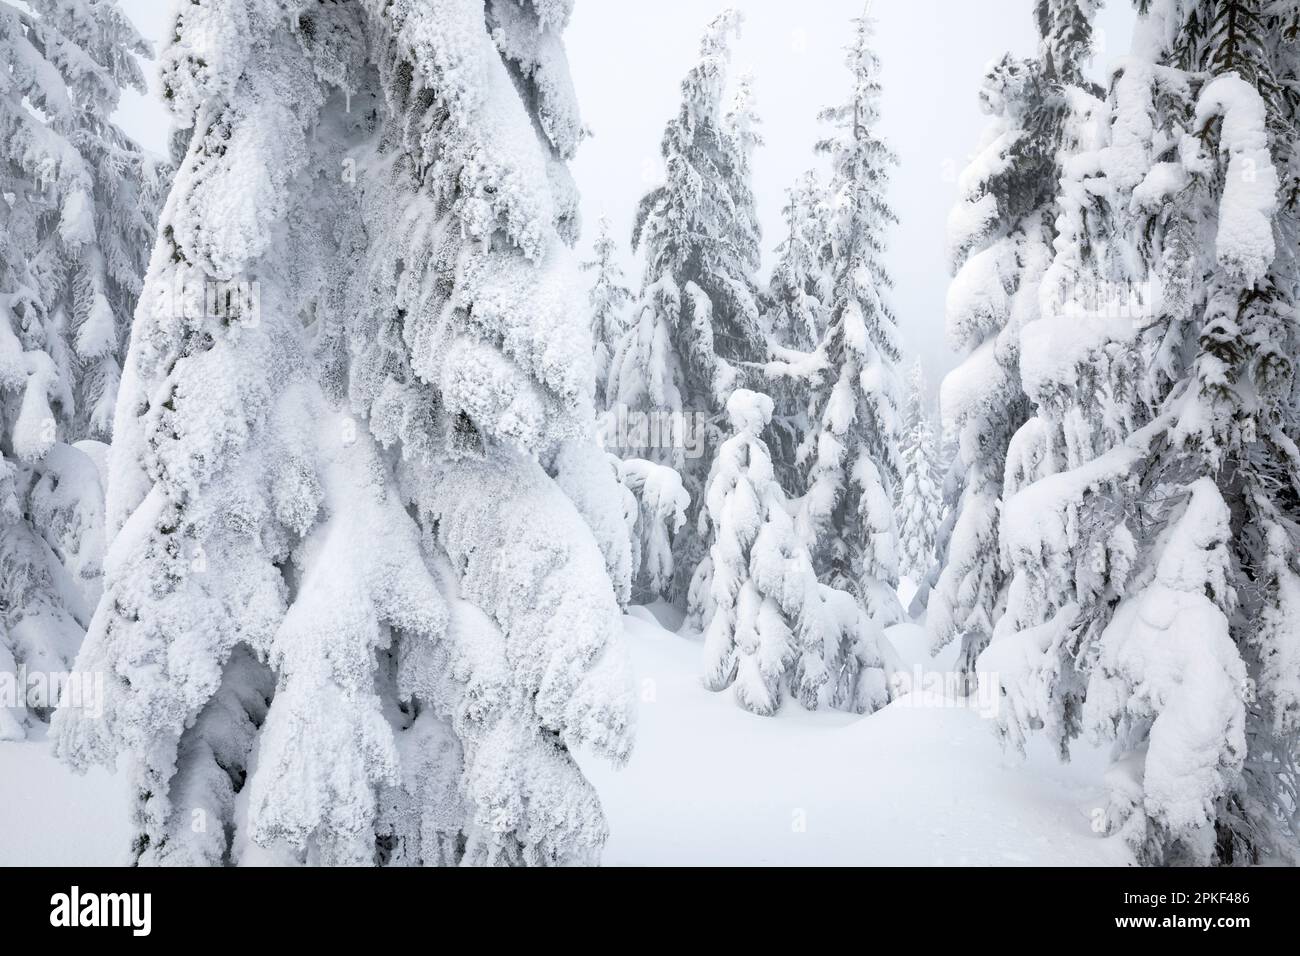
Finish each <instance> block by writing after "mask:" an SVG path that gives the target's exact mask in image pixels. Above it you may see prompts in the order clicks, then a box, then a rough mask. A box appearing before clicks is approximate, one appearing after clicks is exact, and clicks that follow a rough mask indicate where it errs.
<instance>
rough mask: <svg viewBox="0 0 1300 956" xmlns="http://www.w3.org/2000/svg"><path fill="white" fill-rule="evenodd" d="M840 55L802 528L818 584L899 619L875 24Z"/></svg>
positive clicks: (858, 30)
mask: <svg viewBox="0 0 1300 956" xmlns="http://www.w3.org/2000/svg"><path fill="white" fill-rule="evenodd" d="M854 29H855V32H854V40H853V44H852V45H851V46H850V48H849V50H848V67H849V70H850V72H851V74H852V77H853V93H852V95H851V96H850V98H849V99H848V101H847V102H845V103H844V104H843V105H841V106H837V107H833V108H830V109H827V110H823V111H822V113H821V117H820V118H821V119H822V121H823V122H826V123H828V124H829V125H830V126H831V127H832V128H833V131H834V132H833V133H832V135H831V136H830V137H828V138H827V139H825V140H823V141H822V142H821V143H819V144H818V149H819V150H820V151H821V152H823V153H826V154H828V155H829V156H830V160H831V168H832V178H831V182H830V186H829V189H828V193H829V200H828V201H829V204H830V206H831V214H830V222H829V230H830V234H829V253H828V255H829V265H828V271H829V283H828V285H829V287H828V296H827V303H826V310H827V315H826V321H827V327H826V331H825V334H824V335H823V337H822V340H821V342H820V344H819V345H818V350H817V351H818V355H817V358H818V364H819V365H820V366H821V370H820V374H819V376H818V380H817V382H816V386H815V391H814V395H813V407H814V410H815V412H814V424H813V427H812V428H811V429H810V430H809V433H808V437H807V439H806V446H807V451H806V456H807V459H808V461H809V462H810V464H809V474H808V485H807V487H808V491H807V494H806V496H805V499H804V505H805V516H804V520H805V521H806V522H807V525H808V527H809V529H810V530H809V531H808V532H807V533H808V536H809V538H810V540H814V541H815V542H816V544H815V547H814V552H813V563H814V566H815V567H816V568H817V573H818V577H819V578H820V579H821V580H822V582H823V583H825V584H827V585H829V586H831V587H834V588H837V589H840V590H844V591H848V592H849V593H851V594H852V595H853V596H854V597H855V598H857V600H858V601H859V602H861V604H862V605H863V607H864V608H865V609H866V610H867V612H868V614H870V615H871V616H873V617H880V618H881V619H882V620H884V621H886V622H889V621H891V620H897V619H898V618H899V617H901V613H902V612H901V608H900V607H899V606H898V598H897V595H896V593H895V591H894V588H895V587H896V586H897V583H898V557H897V553H896V542H897V536H896V532H895V528H894V513H893V488H894V485H895V482H896V481H897V480H898V475H899V463H898V445H897V441H898V425H899V422H898V420H897V419H898V412H897V398H896V394H895V392H896V388H897V386H896V383H895V371H894V366H895V363H897V361H898V359H899V351H898V343H897V328H896V326H895V320H894V315H893V312H892V311H891V310H890V308H889V306H888V304H887V303H886V301H885V297H886V295H887V293H888V291H889V288H890V286H891V281H890V278H889V276H888V274H887V273H886V271H885V267H884V263H883V261H882V256H883V253H884V238H883V237H884V233H885V231H886V229H887V228H888V226H889V225H890V224H892V223H893V222H895V221H896V220H895V216H894V213H893V211H892V210H891V209H890V208H889V205H888V204H887V202H886V200H885V190H886V187H887V185H888V179H889V172H890V168H891V167H892V166H893V165H894V164H895V163H896V162H897V160H896V158H895V156H894V154H893V153H892V152H891V151H890V149H889V147H888V146H887V145H886V144H885V143H884V142H883V141H882V140H881V139H880V136H879V133H878V131H877V124H878V122H879V118H880V83H879V74H880V63H879V60H878V58H877V57H876V54H875V52H874V50H873V49H872V46H871V40H872V30H873V27H872V22H871V20H870V19H868V18H866V17H864V18H861V19H858V20H855V21H854Z"/></svg>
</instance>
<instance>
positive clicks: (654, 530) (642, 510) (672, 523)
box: [618, 458, 691, 604]
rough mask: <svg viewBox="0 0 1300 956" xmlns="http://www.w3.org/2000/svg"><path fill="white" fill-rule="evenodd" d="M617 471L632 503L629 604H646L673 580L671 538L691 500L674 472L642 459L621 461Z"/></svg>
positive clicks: (684, 519)
mask: <svg viewBox="0 0 1300 956" xmlns="http://www.w3.org/2000/svg"><path fill="white" fill-rule="evenodd" d="M618 469H619V479H620V481H622V483H623V485H624V486H625V487H626V488H627V489H628V490H629V491H630V492H631V493H632V495H633V498H634V500H635V502H636V513H635V518H634V522H633V532H634V539H635V542H636V543H635V547H634V551H635V554H636V572H635V574H634V576H633V585H632V601H633V602H634V603H637V604H649V603H650V602H652V601H655V600H657V599H658V598H661V597H663V596H664V595H665V594H667V593H668V590H669V585H670V584H671V583H672V579H673V536H674V535H676V534H677V533H678V532H680V531H681V530H682V525H684V524H685V523H686V509H687V507H688V506H689V505H690V503H691V499H690V495H688V494H687V493H686V489H685V488H683V487H682V476H681V475H679V474H678V473H677V471H676V470H675V469H672V468H669V467H667V466H665V465H656V464H655V463H654V462H652V461H646V460H645V459H644V458H624V459H622V460H621V461H619V464H618Z"/></svg>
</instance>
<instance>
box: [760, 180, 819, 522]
mask: <svg viewBox="0 0 1300 956" xmlns="http://www.w3.org/2000/svg"><path fill="white" fill-rule="evenodd" d="M829 215H830V207H829V204H828V202H827V200H826V190H825V188H824V187H823V186H822V184H821V181H820V178H819V177H818V175H817V173H816V172H815V171H812V170H810V171H809V172H807V173H805V174H804V175H803V176H801V177H800V178H799V180H798V181H797V182H796V183H795V185H794V186H792V187H790V188H789V189H788V190H786V203H785V206H784V207H783V208H782V217H783V218H784V220H785V230H786V231H785V236H784V238H783V239H782V240H781V243H780V244H779V245H778V246H777V247H776V255H777V260H776V265H775V267H774V268H773V270H772V275H771V278H770V279H769V280H768V285H767V288H766V289H765V290H764V291H763V294H762V300H761V302H762V309H763V321H764V326H765V328H766V331H767V335H768V350H769V361H768V362H767V364H766V365H765V367H764V372H765V384H764V386H763V387H764V390H765V391H766V392H767V393H768V394H769V395H771V396H772V399H773V401H774V402H775V403H776V410H775V412H774V413H773V415H772V423H771V424H770V425H769V426H768V428H767V432H766V433H765V435H764V440H765V441H766V442H767V444H768V447H770V448H771V449H772V463H773V466H774V467H775V468H776V474H777V479H778V480H779V481H780V482H781V486H782V487H783V488H785V490H786V492H787V493H788V494H790V495H791V496H796V497H797V496H799V495H801V494H802V493H803V487H804V482H805V478H806V473H807V470H808V468H807V466H808V462H807V460H806V456H807V454H808V450H809V449H808V447H807V442H808V433H809V431H810V430H811V428H812V424H813V421H814V415H815V411H816V409H815V406H814V401H813V399H814V392H815V386H816V384H817V383H818V382H819V381H820V376H821V374H822V369H823V364H822V362H821V361H820V356H818V355H817V354H816V349H817V345H818V344H819V343H820V342H821V340H822V336H823V335H825V334H826V326H827V314H828V308H827V306H828V303H829V300H830V268H829V252H830V246H829V234H830V229H829V221H828V220H829Z"/></svg>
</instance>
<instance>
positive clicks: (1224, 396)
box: [980, 0, 1300, 865]
mask: <svg viewBox="0 0 1300 956" xmlns="http://www.w3.org/2000/svg"><path fill="white" fill-rule="evenodd" d="M1287 6H1288V5H1280V4H1268V3H1259V2H1253V0H1196V2H1192V3H1175V2H1164V0H1150V2H1143V3H1142V4H1140V14H1141V16H1140V17H1139V23H1138V28H1137V31H1136V35H1135V40H1134V47H1133V51H1132V55H1131V56H1130V57H1129V58H1128V60H1126V62H1125V65H1124V68H1123V69H1122V71H1120V72H1119V73H1118V74H1117V76H1116V78H1115V80H1114V82H1113V83H1112V85H1111V88H1110V90H1109V93H1108V95H1107V96H1106V97H1105V99H1104V101H1103V100H1094V99H1092V98H1091V97H1088V96H1086V94H1083V93H1080V92H1075V93H1074V94H1073V102H1072V109H1071V118H1072V119H1071V126H1072V127H1074V128H1076V129H1077V130H1078V131H1079V132H1078V133H1077V134H1076V135H1075V136H1074V139H1075V144H1074V145H1073V146H1072V151H1073V152H1074V153H1075V158H1074V159H1072V161H1071V163H1070V164H1069V166H1068V169H1067V175H1066V176H1065V177H1064V179H1063V183H1062V188H1061V196H1062V200H1061V213H1060V217H1059V222H1060V223H1061V236H1060V239H1059V240H1058V243H1057V248H1056V255H1055V258H1054V260H1053V263H1052V266H1051V270H1050V281H1049V283H1048V284H1047V286H1046V288H1045V294H1044V296H1043V303H1044V306H1043V314H1042V317H1041V318H1040V319H1039V320H1038V321H1036V322H1034V323H1032V324H1029V325H1026V326H1025V327H1024V329H1023V331H1022V339H1023V344H1022V368H1023V369H1024V378H1025V382H1026V386H1027V389H1028V391H1029V394H1030V396H1031V397H1032V398H1033V400H1034V402H1035V415H1034V417H1033V418H1032V419H1031V420H1030V421H1029V422H1028V423H1026V425H1025V426H1024V428H1022V430H1021V434H1018V435H1017V436H1016V440H1015V442H1014V445H1015V454H1014V458H1013V461H1012V462H1011V463H1009V466H1008V485H1009V486H1010V487H1009V489H1008V490H1009V491H1010V492H1014V497H1011V498H1010V500H1009V501H1008V502H1007V506H1006V511H1005V515H1004V518H1003V538H1004V541H1005V546H1006V548H1007V553H1008V556H1009V559H1010V563H1011V567H1012V569H1013V571H1014V577H1013V579H1012V583H1011V588H1010V591H1009V599H1008V608H1007V613H1006V616H1005V617H1004V619H1003V621H1002V622H1001V623H1000V625H999V628H998V631H997V635H996V637H995V640H994V643H993V645H992V646H991V647H990V648H989V650H988V651H987V652H986V654H985V657H984V658H982V659H981V662H980V666H981V669H988V670H990V671H993V672H997V673H998V675H999V678H1000V680H1001V684H1002V690H1003V693H1004V694H1005V696H1004V698H1003V700H1004V701H1005V703H1006V704H1007V706H1006V707H1005V708H1004V709H1003V714H1002V721H1001V723H1002V728H1003V730H1004V732H1005V733H1006V734H1007V735H1008V737H1009V738H1010V739H1011V740H1012V741H1014V742H1016V743H1020V742H1021V741H1023V738H1024V736H1025V735H1026V734H1027V733H1028V732H1029V731H1031V730H1033V729H1037V728H1044V729H1045V731H1046V732H1047V733H1048V734H1049V735H1050V736H1051V737H1052V739H1053V740H1054V741H1055V742H1056V743H1057V745H1058V746H1059V747H1060V748H1061V749H1062V750H1063V751H1064V750H1065V748H1066V747H1067V746H1068V742H1069V740H1070V739H1071V738H1072V737H1073V736H1075V735H1076V734H1078V733H1079V732H1081V731H1085V730H1086V731H1088V732H1089V733H1090V734H1091V735H1093V736H1094V737H1095V738H1098V739H1101V740H1111V741H1114V742H1115V746H1116V751H1117V761H1116V764H1115V767H1114V768H1113V770H1112V771H1111V773H1110V774H1109V775H1108V777H1107V782H1108V784H1109V786H1110V790H1111V799H1110V804H1109V807H1108V815H1107V822H1108V824H1109V825H1110V826H1111V828H1112V829H1113V831H1115V832H1118V833H1120V834H1121V835H1122V836H1123V838H1124V839H1125V840H1126V841H1127V842H1128V843H1129V844H1130V845H1131V846H1132V848H1133V849H1134V851H1135V853H1136V854H1137V856H1138V859H1139V860H1141V861H1143V862H1149V863H1164V864H1174V863H1193V864H1200V865H1204V864H1207V863H1223V864H1242V863H1256V862H1261V861H1263V860H1265V859H1267V858H1269V857H1270V856H1272V857H1273V858H1280V859H1283V860H1290V861H1292V862H1294V861H1295V859H1296V858H1297V850H1298V842H1297V832H1296V827H1295V818H1294V813H1295V795H1296V792H1297V790H1296V786H1297V777H1296V766H1297V749H1298V747H1297V741H1298V739H1300V664H1298V662H1300V653H1297V648H1300V633H1298V632H1297V630H1296V625H1295V623H1294V620H1295V607H1296V595H1298V594H1300V589H1298V588H1300V562H1297V559H1296V555H1297V554H1298V553H1300V549H1298V548H1297V543H1298V541H1300V536H1298V535H1297V532H1296V516H1297V515H1298V514H1300V511H1298V510H1297V506H1300V497H1298V496H1300V459H1297V456H1296V453H1295V448H1296V439H1297V427H1298V424H1300V423H1297V420H1296V411H1295V409H1296V404H1295V396H1296V384H1295V374H1294V370H1295V367H1296V361H1297V348H1298V347H1300V343H1298V341H1297V336H1296V333H1295V329H1294V323H1293V321H1292V319H1291V317H1292V316H1293V314H1294V308H1295V302H1296V296H1297V293H1298V292H1300V270H1298V269H1297V259H1296V249H1297V207H1296V203H1297V197H1298V196H1300V180H1298V179H1297V172H1296V170H1297V165H1296V155H1297V137H1296V133H1297V100H1296V98H1295V97H1294V96H1293V95H1291V94H1290V93H1284V92H1283V88H1284V87H1285V83H1282V84H1278V85H1275V83H1274V81H1275V79H1276V78H1279V77H1287V76H1290V77H1294V76H1295V75H1296V73H1297V66H1300V63H1298V62H1297V53H1296V50H1295V46H1294V43H1293V42H1292V40H1290V39H1287V35H1288V29H1289V24H1290V28H1291V29H1292V34H1291V35H1292V36H1294V30H1293V27H1294V24H1293V23H1290V18H1293V16H1294V12H1293V11H1292V13H1291V14H1290V16H1289V15H1288V14H1287V12H1286V10H1285V8H1286V7H1287ZM1031 515H1032V519H1031V517H1030V516H1031Z"/></svg>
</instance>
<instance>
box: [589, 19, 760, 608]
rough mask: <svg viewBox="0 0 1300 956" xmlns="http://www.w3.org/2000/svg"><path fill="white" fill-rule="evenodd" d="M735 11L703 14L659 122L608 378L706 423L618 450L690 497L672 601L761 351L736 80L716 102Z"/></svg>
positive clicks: (662, 415)
mask: <svg viewBox="0 0 1300 956" xmlns="http://www.w3.org/2000/svg"><path fill="white" fill-rule="evenodd" d="M740 22H741V17H740V14H738V13H736V12H735V11H731V10H728V11H726V12H724V13H722V14H720V15H719V16H718V17H717V18H716V19H714V20H713V21H712V22H711V23H710V24H709V27H708V29H707V30H706V31H705V34H704V38H703V40H702V41H701V44H700V59H699V62H698V63H696V65H695V66H694V67H692V68H691V70H690V72H689V73H688V74H687V75H686V78H685V79H684V80H683V81H682V102H681V108H680V110H679V112H678V115H677V116H676V117H674V118H673V120H672V121H671V122H669V124H668V126H667V128H666V129H665V130H664V136H663V145H662V152H663V159H664V170H665V181H664V183H663V185H661V186H658V187H656V188H655V189H653V190H651V191H650V192H649V193H647V194H646V196H645V197H644V198H642V200H641V203H640V206H639V207H638V210H637V222H636V228H635V231H634V235H633V242H634V245H635V246H637V247H638V248H641V249H643V250H644V253H645V262H646V266H645V277H644V280H643V282H642V287H641V293H640V297H639V299H638V302H637V306H636V309H635V316H634V318H633V321H632V324H631V326H630V327H629V329H628V330H627V333H626V334H625V335H624V337H623V340H622V341H621V342H620V343H619V347H618V349H617V350H616V352H615V355H614V360H613V364H612V366H611V368H610V378H609V387H608V389H607V395H608V401H609V405H610V407H611V408H615V407H621V408H624V409H627V410H629V411H630V412H632V413H635V414H638V415H642V416H653V417H655V418H657V419H658V420H677V421H680V422H684V423H686V424H688V425H690V427H695V426H694V425H693V424H692V423H693V422H694V421H695V420H696V419H695V416H703V417H704V420H705V421H706V423H707V424H706V429H705V433H704V435H703V442H702V443H699V444H698V445H695V446H688V445H687V443H684V442H681V441H670V442H666V443H664V442H661V443H659V444H657V445H651V446H647V447H632V448H628V449H626V452H625V453H626V454H627V455H628V456H629V457H639V458H645V459H648V460H650V461H654V462H656V463H657V464H661V465H667V466H669V467H672V468H674V469H676V470H677V471H678V472H679V473H680V474H681V476H682V482H683V485H684V487H685V489H686V491H687V493H688V494H689V495H690V496H691V502H692V503H691V507H690V512H689V513H688V517H687V523H686V526H685V528H684V529H683V532H682V533H681V534H678V535H677V536H676V537H675V538H674V541H673V551H674V555H675V566H676V571H675V575H676V583H675V585H674V588H673V598H674V599H675V600H677V601H678V602H681V601H682V599H684V598H685V596H686V584H687V582H688V581H689V580H690V577H691V575H692V573H693V572H694V571H695V569H696V567H697V565H698V564H699V562H700V560H701V559H702V558H703V557H704V554H705V552H706V543H705V541H704V540H703V538H702V537H701V535H700V534H699V532H698V521H697V516H698V513H699V509H700V507H701V502H702V501H703V494H702V490H703V487H704V482H705V480H706V478H707V475H708V470H709V463H710V462H711V461H712V459H713V456H714V453H715V452H716V451H717V448H718V444H719V443H720V441H721V436H722V435H723V434H724V429H723V427H722V421H723V418H724V411H723V409H724V406H725V403H726V400H727V397H728V396H729V395H730V394H731V393H732V391H734V389H735V388H736V387H737V384H738V382H739V381H740V380H741V368H740V363H744V362H758V361H761V360H763V359H765V358H766V357H767V344H766V341H765V339H764V336H763V331H762V326H761V324H760V321H759V314H758V304H757V289H756V286H755V281H754V274H755V273H756V271H757V269H758V266H759V259H760V255H759V245H758V230H757V218H756V216H755V214H754V210H753V198H752V192H751V188H750V184H749V181H748V180H749V166H750V152H751V151H752V149H753V148H754V146H755V144H756V143H757V137H756V131H755V129H754V121H753V117H752V108H751V107H750V105H749V103H748V97H747V94H746V92H745V90H744V88H743V87H742V89H741V91H740V94H739V96H738V98H737V100H736V102H735V103H734V104H733V108H732V109H731V110H730V112H728V111H727V110H726V108H725V106H724V97H725V94H726V88H727V66H728V62H729V60H730V55H731V52H730V42H731V38H732V36H733V35H734V34H735V33H736V32H737V31H738V29H739V27H740Z"/></svg>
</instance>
